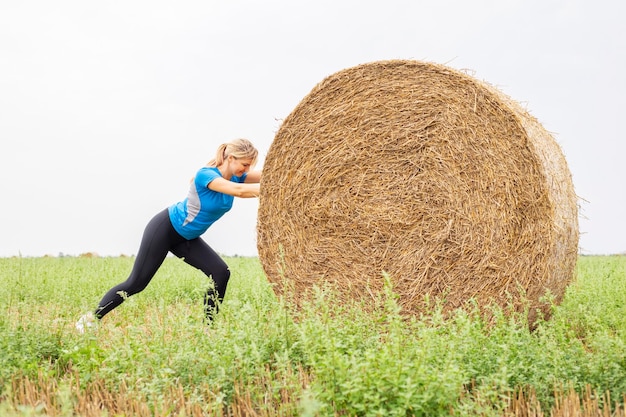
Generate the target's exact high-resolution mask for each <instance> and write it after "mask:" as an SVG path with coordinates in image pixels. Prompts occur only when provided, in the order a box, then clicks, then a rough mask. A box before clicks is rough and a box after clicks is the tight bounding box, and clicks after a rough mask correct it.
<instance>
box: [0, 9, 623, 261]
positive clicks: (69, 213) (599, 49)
mask: <svg viewBox="0 0 626 417" xmlns="http://www.w3.org/2000/svg"><path fill="white" fill-rule="evenodd" d="M0 51H1V52H2V53H1V55H0V141H1V144H2V146H1V151H0V180H1V181H0V193H1V196H2V200H1V205H0V236H1V237H0V257H7V256H43V255H55V256H56V255H59V254H66V255H78V254H81V253H86V252H94V253H97V254H99V255H101V256H118V255H121V254H125V255H132V254H136V252H137V249H138V247H139V242H140V239H141V235H142V233H143V229H144V227H145V225H146V224H147V222H148V221H149V220H150V218H151V217H152V216H153V215H154V214H156V213H157V212H159V211H161V210H162V209H164V208H165V207H167V206H169V205H171V204H173V203H175V202H177V201H180V200H182V199H184V198H185V197H186V195H187V190H188V186H189V180H190V178H191V177H192V176H193V175H194V173H195V171H196V170H197V169H198V168H200V167H201V166H203V165H204V164H206V162H207V161H208V160H209V159H211V158H212V157H213V154H214V152H215V149H216V148H217V146H218V145H219V144H221V143H223V142H228V141H230V140H231V139H234V138H238V137H246V138H249V139H250V140H251V141H253V143H255V145H256V146H257V148H258V149H259V152H260V161H259V164H258V166H257V168H259V169H262V167H263V159H264V157H265V155H267V152H268V150H269V148H270V145H271V143H272V140H273V138H274V135H275V134H276V132H277V130H278V128H279V127H280V123H281V120H283V119H284V118H285V117H287V116H288V115H289V113H290V112H291V111H292V110H293V109H294V108H295V106H296V105H297V104H298V103H299V102H300V101H301V100H302V99H303V98H304V97H305V96H306V95H307V94H308V93H309V92H310V91H311V89H312V88H313V87H314V86H315V85H316V84H317V83H319V82H320V81H322V80H323V79H324V78H326V77H327V76H330V75H332V74H334V73H336V72H338V71H341V70H343V69H346V68H349V67H352V66H355V65H359V64H364V63H368V62H374V61H379V60H387V59H415V60H422V61H427V62H433V63H438V64H444V65H448V66H450V67H451V68H454V69H458V70H468V71H470V73H471V74H472V75H473V76H474V77H475V78H477V79H480V80H484V81H487V82H489V83H490V84H492V85H494V86H496V87H497V88H498V89H500V90H501V91H502V92H504V93H505V94H507V95H509V96H510V97H511V98H512V99H514V100H516V101H518V102H520V103H522V104H523V105H524V106H525V107H526V109H527V110H528V111H529V112H530V113H531V114H532V115H533V116H535V117H536V118H537V119H538V120H539V121H540V122H541V123H542V125H543V126H544V128H546V129H547V130H548V131H550V132H551V133H552V134H553V135H554V137H555V139H556V141H557V142H558V143H559V145H560V146H561V148H562V150H563V153H564V155H565V158H566V160H567V162H568V165H569V169H570V171H571V173H572V178H573V182H574V187H575V190H576V193H577V195H578V196H579V204H580V219H579V227H580V233H581V235H580V244H579V246H580V253H583V254H614V253H626V219H625V216H624V214H625V213H626V211H625V210H624V207H625V206H626V187H625V186H624V180H625V179H626V164H624V159H625V156H626V124H625V123H624V122H623V121H622V119H623V117H624V116H623V114H624V110H626V81H625V79H626V76H625V75H624V74H626V2H624V1H623V0H596V1H594V2H590V1H583V0H475V1H469V0H406V1H400V0H386V1H385V2H381V1H373V0H359V1H357V0H346V1H342V0H332V1H331V0H314V1H309V0H304V1H296V0H264V1H262V2H261V1H252V0H250V1H243V0H219V1H214V0H204V1H178V2H171V1H167V2H166V1H128V0H124V1H121V0H118V1H106V2H91V1H83V0H80V1H79V0H76V1H67V0H58V1H54V2H51V1H46V0H25V1H1V2H0ZM285 163H287V164H288V163H289V161H285ZM257 208H258V200H256V199H237V200H236V201H235V205H234V207H233V209H232V210H231V211H230V212H229V213H227V214H226V215H225V216H224V217H223V218H222V219H221V220H220V221H219V222H217V223H216V224H215V225H214V226H212V227H211V228H210V229H209V231H208V232H207V233H205V235H204V236H203V237H204V239H205V240H206V241H207V242H208V243H209V244H210V245H211V246H212V247H213V248H214V249H215V250H216V251H217V252H219V253H222V254H224V255H241V256H256V254H257V247H256V216H257Z"/></svg>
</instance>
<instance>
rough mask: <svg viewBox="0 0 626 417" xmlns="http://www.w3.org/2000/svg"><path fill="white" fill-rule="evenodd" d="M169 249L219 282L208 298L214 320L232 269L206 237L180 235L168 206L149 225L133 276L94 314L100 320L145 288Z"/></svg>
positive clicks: (208, 310)
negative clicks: (174, 225)
mask: <svg viewBox="0 0 626 417" xmlns="http://www.w3.org/2000/svg"><path fill="white" fill-rule="evenodd" d="M168 252H172V253H173V254H174V255H176V256H177V257H179V258H182V259H183V260H184V261H185V262H186V263H188V264H189V265H191V266H193V267H195V268H198V269H199V270H201V271H202V272H204V273H205V274H206V275H207V276H208V277H209V278H212V279H213V282H214V284H215V285H214V286H211V287H209V289H208V290H207V293H206V295H205V297H204V306H205V312H206V316H207V319H209V320H211V319H212V318H213V316H214V315H215V314H216V313H217V310H218V308H219V304H220V303H221V302H222V300H223V299H224V294H226V286H227V285H228V279H229V278H230V270H229V269H228V265H226V263H225V262H224V261H223V260H222V258H220V256H219V255H218V254H217V253H216V252H215V251H214V250H213V249H211V247H210V246H209V245H207V243H206V242H205V241H204V240H202V239H200V238H196V239H192V240H187V239H185V238H184V237H182V236H181V235H179V234H178V232H176V230H175V229H174V227H173V226H172V223H171V222H170V217H169V214H168V211H167V209H165V210H163V211H161V212H160V213H159V214H157V215H156V216H154V217H153V218H152V220H150V222H149V223H148V225H147V226H146V229H145V231H144V233H143V238H142V239H141V246H139V251H138V253H137V258H136V259H135V264H134V265H133V269H132V271H131V273H130V276H129V277H128V279H127V280H126V281H124V282H122V283H121V284H118V285H116V286H115V287H113V288H111V289H110V290H109V292H107V293H106V294H105V295H104V297H103V298H102V300H101V301H100V303H99V304H98V308H97V309H96V311H95V313H94V314H95V315H96V317H98V318H99V319H100V318H102V317H104V316H105V315H106V314H108V313H109V312H110V311H111V310H113V309H114V308H115V307H117V306H119V305H120V304H122V303H123V302H124V299H126V298H127V297H130V296H131V295H133V294H137V293H138V292H141V291H143V290H144V289H145V288H146V287H147V286H148V284H149V283H150V281H151V280H152V277H154V274H156V272H157V270H158V269H159V267H160V266H161V264H162V263H163V260H164V259H165V257H166V256H167V253H168Z"/></svg>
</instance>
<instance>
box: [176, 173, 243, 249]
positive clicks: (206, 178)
mask: <svg viewBox="0 0 626 417" xmlns="http://www.w3.org/2000/svg"><path fill="white" fill-rule="evenodd" d="M221 177H222V176H221V174H220V171H219V170H218V169H217V168H216V167H203V168H200V170H198V172H197V173H196V176H195V178H194V180H193V182H192V184H191V185H190V187H189V194H188V195H187V198H185V199H184V200H183V201H181V202H178V203H176V204H173V205H171V206H170V207H169V208H168V212H169V215H170V221H171V222H172V226H174V229H175V230H176V231H177V232H178V233H179V234H180V235H181V236H182V237H184V238H185V239H188V240H191V239H195V238H197V237H199V236H200V235H202V234H203V233H204V232H206V231H207V229H208V228H209V227H210V226H211V225H212V224H213V223H215V221H217V220H218V219H219V218H220V217H222V216H223V215H224V214H225V213H226V212H227V211H228V210H230V209H231V207H232V206H233V200H234V199H235V198H234V197H233V196H232V195H228V194H223V193H218V192H216V191H213V190H210V189H209V184H210V183H211V181H213V180H214V179H216V178H221ZM245 179H246V174H245V173H244V174H243V175H242V176H241V177H236V176H233V177H232V178H231V179H230V181H233V182H239V183H242V182H244V180H245Z"/></svg>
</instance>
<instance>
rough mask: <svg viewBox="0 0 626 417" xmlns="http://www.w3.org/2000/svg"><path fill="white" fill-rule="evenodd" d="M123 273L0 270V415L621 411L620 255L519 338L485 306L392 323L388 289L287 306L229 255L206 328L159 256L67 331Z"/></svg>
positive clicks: (176, 270) (68, 262)
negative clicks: (99, 310) (83, 323)
mask: <svg viewBox="0 0 626 417" xmlns="http://www.w3.org/2000/svg"><path fill="white" fill-rule="evenodd" d="M132 262H133V259H132V258H80V257H79V258H10V259H9V258H5V259H0V288H2V289H3V291H2V292H0V415H7V416H20V415H56V416H71V415H85V416H99V415H103V416H104V415H109V416H110V415H137V416H143V415H146V416H148V415H155V416H165V415H181V416H182V415H189V416H195V415H231V416H243V415H260V416H294V415H303V416H314V415H320V416H335V415H336V416H340V415H341V416H343V415H350V416H352V415H356V416H413V415H415V416H438V415H457V416H475V415H483V416H492V415H493V416H500V415H526V416H531V415H532V416H534V415H537V416H539V415H544V414H545V415H547V414H548V413H549V412H550V410H552V412H553V414H554V415H585V414H584V412H585V410H587V412H588V413H589V414H587V415H592V414H591V413H593V412H599V411H598V410H600V409H602V410H604V412H605V413H609V409H610V410H612V412H613V413H614V415H623V404H624V395H625V394H626V346H625V342H626V257H621V256H612V257H586V256H585V257H581V258H580V259H579V263H578V278H577V280H576V281H575V282H574V283H573V284H572V285H571V286H570V287H569V288H568V291H567V293H566V296H565V299H564V301H563V302H562V303H561V305H559V306H555V307H554V313H553V316H552V317H551V319H550V320H547V321H540V322H539V323H538V325H537V327H536V329H535V330H534V331H532V332H531V331H530V330H529V326H528V323H526V321H525V319H524V317H523V316H522V315H519V314H514V313H509V312H507V311H500V310H498V309H494V310H493V314H492V316H493V318H492V322H490V323H489V324H488V323H486V322H485V321H484V320H483V318H482V315H481V314H480V313H479V307H478V306H476V307H475V308H474V309H470V310H468V311H461V310H459V311H457V312H456V313H455V314H453V315H452V316H450V317H444V315H443V314H442V313H441V308H440V307H441V306H440V305H439V304H438V303H437V302H433V303H432V305H431V307H430V308H429V309H428V310H427V312H426V313H424V314H423V315H422V316H420V317H414V318H413V319H411V320H405V319H403V318H402V315H401V314H400V311H399V307H398V304H397V303H396V296H395V294H394V292H393V288H392V287H391V286H390V285H387V286H386V289H385V291H384V292H383V293H382V294H379V296H378V298H377V299H376V300H372V301H371V303H373V307H374V310H373V311H374V312H373V313H365V312H364V311H371V310H372V309H371V308H368V309H363V308H362V307H363V306H362V305H359V303H349V304H346V303H341V302H339V301H338V300H337V299H336V298H335V295H334V294H333V292H332V291H331V290H328V289H324V288H320V289H318V290H317V291H316V292H315V294H313V295H312V296H311V298H310V299H309V300H307V302H306V303H304V305H303V307H302V308H301V309H300V310H298V311H296V310H295V309H294V308H292V307H291V306H290V305H289V304H288V303H287V302H285V301H284V300H280V299H277V298H276V297H275V295H274V293H273V291H272V289H271V287H270V284H269V283H268V282H267V280H266V278H265V276H264V274H263V271H262V268H261V267H260V264H259V261H258V259H257V258H238V257H234V258H227V262H228V264H229V265H230V268H231V270H232V279H231V282H230V284H229V289H228V294H227V296H226V299H225V300H224V304H223V306H222V309H221V310H220V314H219V316H218V318H217V320H216V321H215V322H214V323H212V324H211V325H207V324H206V323H205V322H204V320H203V309H202V298H203V294H204V292H205V289H206V287H207V285H209V283H208V282H207V279H206V278H205V277H204V276H203V275H202V273H200V272H199V271H196V270H194V269H192V268H190V267H189V266H187V265H186V264H184V263H182V262H180V261H179V260H177V259H174V258H168V259H166V262H165V263H164V265H163V267H162V268H161V270H159V272H158V273H157V275H156V276H155V278H154V280H153V282H152V283H151V285H149V286H148V288H147V289H146V290H145V291H143V292H142V293H140V294H137V295H135V296H133V297H131V298H129V299H128V300H127V301H126V302H125V303H124V304H123V305H122V306H121V307H119V308H118V309H116V310H115V311H114V312H112V313H111V314H109V315H108V316H107V317H106V318H105V319H104V320H103V321H102V323H101V324H100V326H99V327H98V329H97V330H96V331H94V332H90V333H88V334H85V335H80V334H78V333H76V331H75V330H74V323H75V321H76V319H77V318H78V317H79V316H80V315H81V314H82V313H84V312H85V311H89V310H92V309H93V308H94V306H95V304H96V303H97V302H98V301H99V299H100V297H101V296H102V295H103V294H104V292H105V291H107V290H108V289H109V288H110V287H111V286H113V285H115V284H117V283H118V282H120V281H122V280H123V279H125V277H126V275H127V274H128V272H129V271H130V268H131V266H132ZM368 307H371V306H368ZM585 407H586V408H585ZM568 410H569V411H568ZM572 410H575V411H572ZM566 412H567V413H569V414H566ZM575 412H579V413H580V414H575ZM542 413H544V414H542ZM559 413H561V414H559ZM606 415H610V413H609V414H606Z"/></svg>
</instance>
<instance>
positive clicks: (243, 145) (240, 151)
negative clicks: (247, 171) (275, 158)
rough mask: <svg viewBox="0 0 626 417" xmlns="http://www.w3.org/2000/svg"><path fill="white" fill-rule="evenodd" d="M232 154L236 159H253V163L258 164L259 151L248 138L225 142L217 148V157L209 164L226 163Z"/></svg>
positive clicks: (215, 165)
mask: <svg viewBox="0 0 626 417" xmlns="http://www.w3.org/2000/svg"><path fill="white" fill-rule="evenodd" d="M230 155H232V156H233V157H235V158H236V159H251V160H252V165H253V166H254V165H255V164H256V160H257V157H258V155H259V151H257V150H256V148H255V147H254V145H252V143H251V142H250V141H249V140H248V139H235V140H233V141H232V142H229V143H223V144H221V145H220V146H219V147H218V148H217V152H215V158H213V159H211V160H210V161H209V163H208V164H207V165H208V166H210V167H218V166H220V165H222V164H223V163H224V161H225V160H226V158H228V157H229V156H230Z"/></svg>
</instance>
